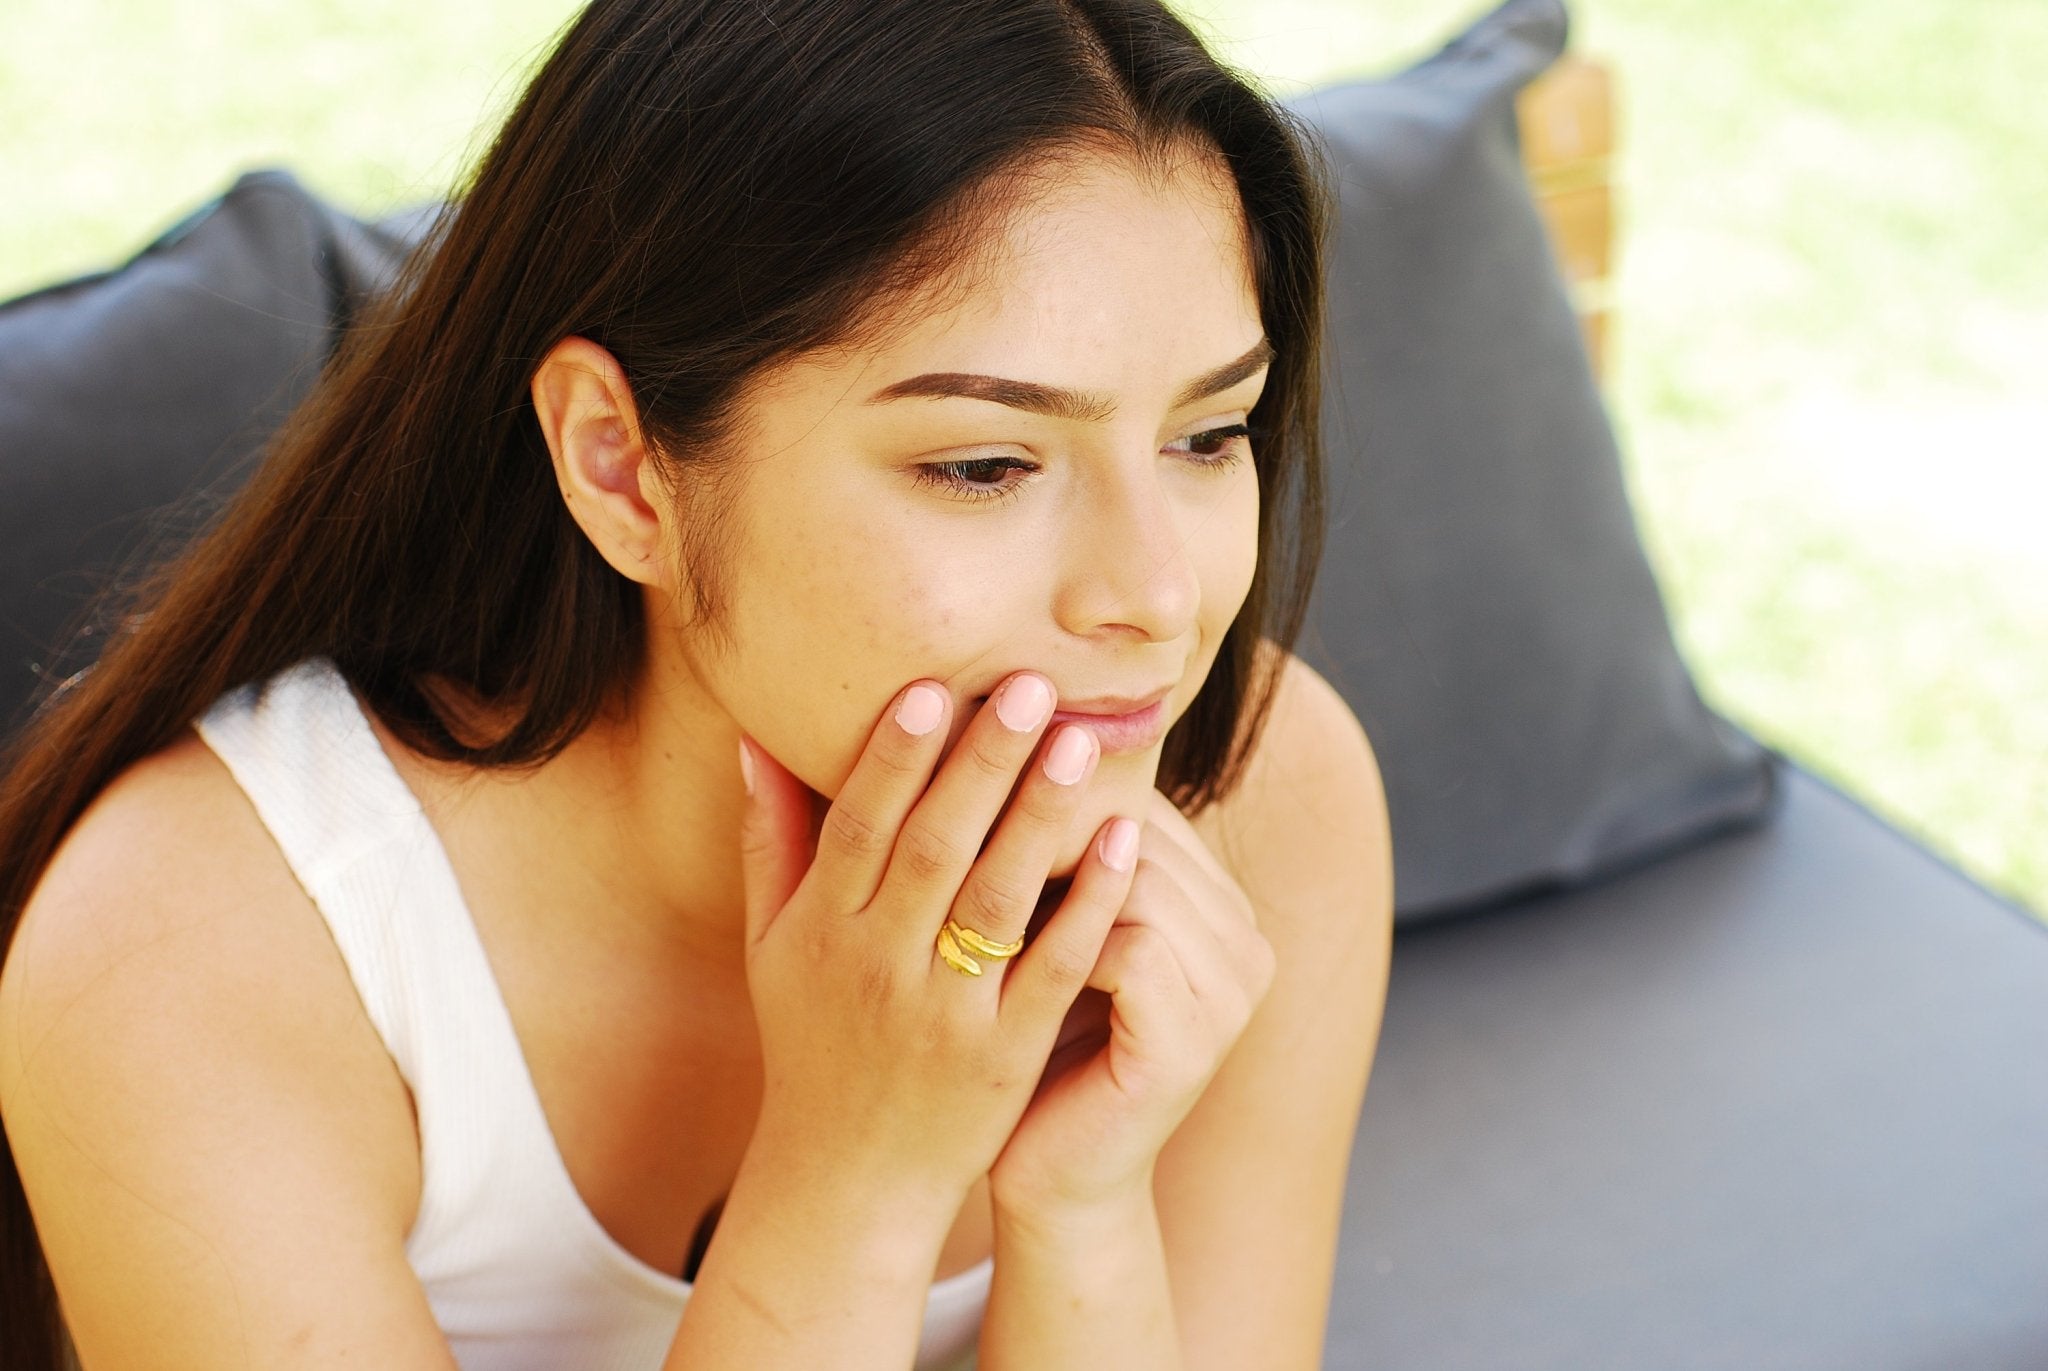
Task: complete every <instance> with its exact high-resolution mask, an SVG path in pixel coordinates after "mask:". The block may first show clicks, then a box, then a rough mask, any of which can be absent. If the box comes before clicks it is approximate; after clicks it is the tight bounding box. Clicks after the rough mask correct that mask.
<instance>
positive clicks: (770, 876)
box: [740, 733, 816, 948]
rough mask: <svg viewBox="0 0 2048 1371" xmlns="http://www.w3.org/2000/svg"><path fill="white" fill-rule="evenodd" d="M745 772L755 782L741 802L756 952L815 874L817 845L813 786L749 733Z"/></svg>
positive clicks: (743, 753)
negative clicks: (806, 877)
mask: <svg viewBox="0 0 2048 1371" xmlns="http://www.w3.org/2000/svg"><path fill="white" fill-rule="evenodd" d="M740 768H741V776H742V778H743V779H748V778H750V783H749V784H748V786H747V789H748V791H749V792H750V793H749V794H748V795H747V796H746V797H745V799H744V800H743V801H742V802H741V803H742V806H743V807H742V809H741V812H740V877H741V881H742V883H743V884H744V886H745V888H746V896H747V946H748V947H749V948H752V947H753V946H754V945H755V944H757V943H758V942H760V940H761V938H762V936H763V935H764V934H766V933H767V931H768V926H769V925H770V924H772V923H773V922H774V921H775V916H776V915H777V914H778V913H780V912H781V910H782V907H783V906H784V905H786V904H788V903H789V897H790V896H792V895H794V894H795V893H796V888H797V885H798V883H799V882H801V881H802V880H803V878H804V873H805V872H806V871H808V870H810V867H811V860H812V858H813V856H814V855H815V852H816V848H815V841H816V840H815V838H814V836H813V824H812V821H811V808H812V805H811V790H810V787H809V786H807V785H805V784H804V783H803V782H802V781H800V780H798V779H797V778H796V777H795V776H794V775H792V774H791V773H790V772H789V771H788V770H787V769H786V768H785V767H783V765H782V764H781V763H780V762H777V761H776V760H775V759H774V758H773V757H771V756H769V755H768V752H767V751H766V750H765V749H764V748H762V747H760V746H758V745H756V744H755V743H754V742H752V741H751V740H750V739H749V738H748V737H747V736H746V734H744V733H742V734H741V735H740Z"/></svg>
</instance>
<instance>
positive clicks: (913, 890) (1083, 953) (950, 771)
mask: <svg viewBox="0 0 2048 1371" xmlns="http://www.w3.org/2000/svg"><path fill="white" fill-rule="evenodd" d="M1026 676H1031V677H1034V678H1035V679H1036V680H1038V681H1039V682H1041V683H1042V684H1044V685H1045V690H1046V697H1047V703H1046V705H1045V708H1044V710H1043V711H1042V712H1041V714H1040V716H1039V717H1038V718H1036V719H1034V720H1031V721H1030V722H1029V724H1028V726H1027V727H1025V728H1023V729H1021V730H1018V729H1012V728H1011V727H1009V726H1008V725H1007V724H1006V723H1005V722H1004V721H1003V720H1002V719H1001V718H1000V717H999V712H998V710H997V709H996V708H995V707H994V706H995V705H996V703H997V702H998V701H1000V700H1003V699H1004V698H1005V697H1004V694H1003V692H1004V691H1006V690H1009V689H1011V688H1012V686H1013V685H1014V684H1015V683H1016V682H1018V681H1019V680H1020V679H1022V678H1024V677H1026ZM918 686H922V688H924V689H927V690H932V691H935V692H936V693H937V695H938V697H939V700H940V701H941V712H940V716H939V719H938V721H937V723H936V724H935V725H934V726H933V727H932V728H931V730H930V731H929V732H927V733H925V734H923V735H922V736H918V735H913V734H910V733H908V732H906V731H905V730H904V729H903V728H902V726H901V725H899V724H898V723H897V720H896V714H897V706H898V705H899V703H900V702H901V701H902V700H903V698H904V695H905V694H907V693H908V688H907V689H906V691H904V692H901V693H899V694H898V695H897V697H896V698H895V699H893V700H891V701H890V703H889V707H888V709H887V710H885V711H884V712H883V715H882V717H881V719H880V720H879V721H878V723H877V724H876V726H875V728H874V730H873V731H872V733H871V734H870V736H869V739H868V744H867V746H866V748H865V749H864V750H863V751H862V753H861V755H860V758H859V759H858V760H857V761H856V762H855V764H854V767H853V770H852V773H851V774H850V775H849V776H848V777H847V780H846V783H845V785H844V786H843V787H841V789H840V792H839V795H838V796H837V797H836V798H835V799H834V800H833V802H832V804H831V807H830V808H829V809H828V810H827V811H826V813H825V815H824V819H823V822H822V824H820V825H818V826H817V828H816V834H817V837H816V850H815V853H813V851H812V850H811V849H812V832H813V824H812V810H813V803H814V801H815V800H816V797H815V796H814V795H813V793H812V792H811V790H810V789H809V787H807V786H805V785H804V784H803V782H802V781H800V780H798V779H797V778H796V777H795V776H794V775H792V774H791V773H790V772H789V771H788V770H787V769H785V768H784V767H782V766H781V765H780V764H779V763H777V762H776V761H775V760H774V759H773V758H771V757H769V756H768V755H767V753H765V752H764V751H763V750H762V749H761V748H759V747H758V746H755V745H753V744H752V743H751V741H750V740H748V739H746V738H744V737H743V738H742V739H741V743H740V745H741V746H742V747H743V748H746V749H747V751H748V756H749V757H750V758H751V761H752V769H753V778H754V780H753V792H754V793H753V795H752V797H751V798H750V799H749V800H748V801H747V809H746V814H745V818H744V820H743V822H742V825H741V839H740V846H741V863H742V872H743V878H744V881H745V885H746V905H747V913H746V959H747V964H746V974H747V984H748V989H749V992H750V994H751V996H752V999H753V1004H754V1017H755V1019H756V1021H757V1025H758V1028H759V1032H760V1038H761V1064H762V1098H761V1112H760V1117H759V1121H758V1123H757V1125H756V1137H757V1138H759V1137H761V1136H763V1135H768V1136H772V1137H773V1138H774V1139H775V1140H776V1142H777V1144H778V1146H781V1145H783V1144H789V1145H790V1147H789V1148H788V1149H787V1150H784V1151H783V1152H782V1155H787V1156H798V1157H811V1158H831V1159H834V1161H835V1162H837V1161H839V1160H840V1159H849V1160H848V1161H847V1163H846V1164H849V1165H859V1166H863V1167H866V1168H869V1169H870V1171H871V1173H872V1174H874V1175H875V1176H876V1177H877V1178H878V1179H879V1181H880V1182H881V1183H882V1184H884V1185H886V1186H890V1187H893V1191H892V1193H898V1194H901V1193H904V1192H906V1191H909V1192H918V1191H923V1192H926V1193H929V1194H930V1195H931V1196H932V1198H933V1199H934V1200H935V1201H936V1202H938V1203H939V1204H940V1205H941V1206H942V1207H943V1205H944V1204H945V1203H946V1202H948V1201H950V1202H951V1203H952V1204H953V1206H954V1208H953V1209H949V1210H945V1211H944V1212H946V1213H949V1214H950V1213H953V1212H957V1207H958V1205H959V1203H960V1202H962V1201H964V1199H965V1198H966V1195H967V1192H968V1191H969V1190H970V1189H971V1188H972V1187H973V1185H974V1184H975V1182H976V1181H977V1180H979V1179H980V1178H981V1177H982V1176H983V1175H984V1174H986V1173H987V1171H988V1169H989V1167H990V1165H991V1164H992V1163H993V1162H994V1161H995V1159H996V1157H997V1156H998V1155H999V1154H1000V1153H1001V1151H1002V1149H1003V1145H1004V1144H1005V1142H1007V1141H1008V1139H1009V1136H1010V1134H1011V1132H1012V1130H1013V1129H1014V1128H1015V1127H1016V1125H1017V1121H1018V1119H1019V1118H1020V1117H1021V1116H1022V1115H1023V1112H1024V1109H1025V1107H1026V1106H1027V1105H1028V1104H1029V1103H1030V1101H1031V1097H1032V1093H1033V1091H1034V1090H1035V1089H1036V1088H1037V1087H1038V1084H1039V1080H1040V1077H1041V1075H1042V1073H1043V1072H1044V1069H1045V1066H1046V1062H1047V1059H1048V1058H1049V1056H1050V1055H1051V1053H1052V1049H1053V1045H1054V1042H1055V1039H1056V1038H1057V1036H1058V1034H1059V1032H1060V1028H1061V1024H1062V1022H1063V1020H1064V1019H1065V1018H1066V1015H1067V1013H1068V1010H1069V1009H1070V1008H1071V1007H1072V1006H1073V1004H1074V1001H1075V998H1076V997H1077V995H1078V994H1079V993H1080V991H1081V989H1082V987H1083V986H1084V985H1085V984H1086V982H1087V979H1088V976H1089V974H1090V972H1091V971H1092V970H1093V968H1094V966H1095V963H1096V959H1097V957H1098V956H1099V955H1100V954H1101V951H1102V946H1103V941H1104V939H1105V938H1107V936H1108V935H1109V930H1110V927H1111V925H1112V924H1113V923H1114V922H1115V920H1116V915H1117V912H1118V910H1119V909H1121V908H1122V906H1123V902H1124V899H1125V897H1126V896H1127V895H1128V894H1129V893H1130V888H1131V882H1132V873H1131V872H1129V871H1122V872H1119V871H1116V870H1114V869H1113V868H1111V867H1110V866H1108V865H1107V864H1106V863H1105V861H1104V859H1103V839H1105V838H1106V837H1107V836H1108V835H1109V833H1110V831H1111V829H1112V828H1113V827H1114V826H1115V825H1117V824H1118V823H1135V822H1136V821H1135V820H1132V819H1118V818H1115V817H1112V818H1111V819H1109V820H1106V821H1105V822H1104V823H1103V825H1102V827H1101V829H1099V830H1098V831H1097V832H1096V833H1095V834H1094V835H1093V840H1092V841H1091V842H1090V843H1089V844H1088V848H1087V850H1086V852H1085V854H1084V855H1083V857H1082V858H1081V862H1080V865H1079V866H1078V867H1077V868H1076V869H1075V871H1074V874H1073V880H1072V884H1071V886H1070V887H1069V889H1068V890H1067V893H1066V895H1065V898H1064V899H1063V900H1062V902H1061V903H1060V905H1059V907H1058V909H1057V910H1056V911H1055V912H1054V913H1053V915H1052V917H1051V918H1049V919H1047V920H1045V921H1044V923H1043V925H1042V927H1040V928H1039V929H1038V931H1037V932H1036V933H1035V935H1034V936H1033V937H1032V940H1031V941H1030V942H1029V944H1028V945H1027V946H1026V947H1025V948H1024V950H1023V951H1022V952H1020V953H1018V954H1017V955H1016V956H1014V957H1011V958H1009V959H1007V960H997V959H993V958H989V957H983V956H975V954H974V953H972V952H969V953H968V955H969V956H970V957H974V959H975V960H976V961H978V962H980V963H981V966H982V975H980V976H970V975H966V974H963V973H962V972H959V971H956V970H955V969H954V968H953V967H951V966H949V965H948V964H947V963H946V961H945V959H944V958H942V957H941V956H940V954H939V952H938V949H937V946H936V940H937V937H938V933H939V929H940V928H941V927H942V926H943V925H944V924H945V922H946V920H947V918H948V917H949V916H953V917H957V918H958V919H959V921H960V922H961V923H962V924H964V925H966V926H967V927H969V928H972V929H975V930H977V931H979V932H980V933H982V934H984V935H985V936H987V937H988V938H989V939H991V940H992V941H995V942H998V943H1006V942H1014V941H1015V940H1016V939H1018V938H1020V937H1023V936H1025V933H1026V928H1027V925H1030V924H1031V923H1032V922H1033V919H1032V915H1033V913H1034V909H1035V906H1036V905H1037V903H1038V901H1039V897H1040V894H1041V892H1042V891H1044V889H1045V887H1046V884H1047V878H1048V872H1049V870H1050V868H1051V866H1052V864H1053V863H1054V862H1055V861H1056V860H1057V858H1058V854H1059V852H1060V849H1061V846H1062V844H1063V842H1064V840H1065V837H1066V833H1067V829H1068V828H1069V826H1070V825H1071V822H1072V819H1073V815H1074V813H1075V811H1076V810H1077V809H1078V807H1079V804H1080V797H1081V794H1082V792H1083V791H1084V790H1085V789H1086V788H1087V786H1088V782H1089V781H1090V779H1092V777H1093V776H1094V772H1095V766H1096V763H1097V761H1098V760H1099V748H1098V747H1097V744H1096V741H1095V738H1094V736H1093V735H1092V734H1091V733H1089V732H1088V730H1086V729H1080V728H1076V726H1075V725H1073V724H1069V723H1063V724H1061V725H1060V727H1059V729H1055V730H1053V732H1054V733H1055V734H1057V733H1059V732H1062V731H1064V730H1066V729H1070V728H1076V731H1077V732H1078V733H1079V734H1080V736H1081V737H1082V738H1083V739H1084V740H1085V741H1086V743H1087V760H1086V765H1085V768H1084V770H1083V772H1082V774H1081V776H1080V778H1079V779H1078V780H1076V781H1075V782H1073V783H1072V784H1070V785H1062V784H1059V783H1057V782H1055V781H1053V780H1052V779H1051V777H1050V776H1048V775H1047V774H1046V770H1045V765H1044V763H1045V759H1046V757H1047V756H1049V755H1050V752H1051V750H1052V745H1053V744H1054V743H1055V742H1056V741H1057V739H1056V738H1045V739H1043V741H1044V742H1045V743H1046V744H1047V745H1046V747H1044V748H1040V747H1039V746H1038V745H1039V743H1040V741H1041V735H1042V734H1043V733H1044V732H1045V720H1046V719H1049V718H1050V717H1051V711H1052V709H1053V707H1054V704H1055V703H1056V702H1055V701H1053V700H1052V699H1051V696H1052V687H1051V683H1050V682H1047V681H1045V680H1044V678H1043V677H1042V676H1036V673H1022V672H1020V673H1018V674H1017V675H1014V676H1011V677H1010V678H1008V680H1006V681H1005V682H1004V683H1003V686H1002V687H1001V688H1000V689H999V690H998V691H997V692H996V693H995V694H994V695H992V696H991V697H990V700H989V705H990V707H988V708H984V709H982V710H981V711H980V712H979V713H978V714H977V715H976V716H975V718H974V719H973V720H972V721H971V722H970V723H969V725H968V727H967V729H966V731H965V733H964V734H963V735H962V736H961V739H960V741H959V743H958V745H957V746H956V747H955V748H954V749H953V751H952V753H951V754H950V755H949V756H948V757H947V758H946V762H945V765H944V766H943V767H941V768H940V770H939V774H938V776H937V778H936V779H934V780H931V781H930V783H929V788H927V779H928V778H929V777H930V775H931V771H932V767H933V764H934V763H935V762H936V760H937V758H938V754H939V752H940V750H941V749H942V748H943V747H944V745H945V740H946V738H947V736H948V733H949V728H948V724H949V722H950V716H951V714H952V710H953V701H952V699H951V696H950V693H949V692H948V691H946V690H945V688H944V687H942V686H939V685H937V684H936V683H933V682H930V681H925V682H918V683H913V686H912V687H911V688H916V687H918ZM1012 712H1013V713H1014V712H1015V711H1014V710H1012ZM1027 763H1030V764H1031V765H1030V766H1029V769H1028V772H1027V773H1026V774H1025V776H1024V778H1023V780H1022V782H1021V784H1020V783H1019V782H1018V773H1019V771H1020V770H1022V769H1024V768H1025V767H1026V764H1027ZM1013 786H1014V787H1015V788H1016V790H1017V796H1016V800H1015V802H1014V803H1012V804H1010V806H1009V808H1008V810H1007V812H1005V811H1004V804H1005V801H1006V800H1008V799H1009V796H1010V792H1011V789H1012V788H1013ZM999 814H1000V815H1001V820H1002V821H1001V824H1000V826H999V827H997V828H996V830H995V833H994V836H993V837H989V836H988V835H989V830H990V826H991V825H992V824H994V823H995V822H996V819H997V816H998V815H999ZM1134 836H1135V835H1134ZM985 837H986V838H988V842H987V847H986V850H983V846H982V844H983V839H984V838H985ZM1129 850H1130V851H1131V852H1132V854H1133V857H1132V865H1133V867H1135V865H1136V861H1135V843H1132V844H1131V846H1130V849H1129ZM977 854H978V855H977ZM855 1157H857V1158H858V1160H857V1161H855V1160H851V1159H852V1158H855Z"/></svg>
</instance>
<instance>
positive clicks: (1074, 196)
mask: <svg viewBox="0 0 2048 1371" xmlns="http://www.w3.org/2000/svg"><path fill="white" fill-rule="evenodd" d="M997 193H998V195H999V196H1000V197H1001V199H1000V201H999V204H1000V208H999V209H998V210H996V211H995V212H993V213H992V214H991V215H990V216H988V219H989V221H990V222H991V223H992V227H990V228H988V229H986V230H985V231H984V232H983V234H982V235H981V237H980V239H979V240H978V242H976V243H975V245H974V246H973V247H972V248H971V249H970V250H969V251H967V252H965V253H962V254H960V256H959V259H958V260H957V261H956V262H955V263H954V264H952V265H951V266H950V267H949V268H948V269H947V270H946V271H944V272H942V273H941V274H939V275H938V276H936V277H935V278H933V279H932V280H931V281H929V282H927V283H926V284H924V285H923V286H921V287H920V288H918V289H917V290H916V291H915V292H914V293H912V294H910V295H907V296H902V297H899V298H895V299H885V300H878V301H877V302H875V304H874V305H873V306H872V309H871V313H870V315H869V317H868V318H867V319H866V321H865V327H862V328H860V329H859V330H857V334H858V336H859V338H860V341H858V342H855V343H853V344H851V345H850V346H847V347H844V348H841V349H837V350H834V351H831V352H819V353H813V354H810V355H808V356H805V357H802V358H797V359H793V360H792V362H791V363H789V364H788V365H787V366H785V367H784V368H781V369H779V375H775V376H774V377H773V379H772V380H771V378H763V379H764V381H769V382H770V384H769V386H768V387H767V388H768V389H782V388H784V387H787V386H806V385H810V386H835V385H836V386H844V387H851V386H853V385H855V384H859V385H861V387H862V391H861V393H863V394H864V393H866V390H868V389H871V388H872V387H873V386H877V385H882V384H886V383H887V382H888V381H890V380H893V379H896V378H898V377H900V376H905V375H909V374H911V373H913V372H917V371H924V370H941V369H949V370H961V371H988V372H993V373H995V374H999V375H1004V376H1014V377H1024V378H1029V379H1037V380H1043V381H1048V382H1054V383H1072V384H1076V385H1087V386H1090V387H1091V388H1095V389H1102V388H1109V389H1113V390H1118V391H1122V390H1124V389H1125V388H1126V387H1127V386H1129V385H1133V384H1135V383H1136V382H1137V381H1138V380H1140V379H1141V378H1156V379H1159V381H1160V383H1161V384H1165V383H1167V382H1171V383H1172V384H1173V385H1174V386H1176V387H1177V386H1178V385H1179V384H1180V383H1181V382H1182V381H1185V380H1186V379H1187V378H1188V377H1189V376H1192V375H1195V374H1196V373H1198V372H1200V371H1202V370H1204V369H1205V368H1207V367H1213V366H1214V365H1215V364H1216V363H1218V362H1221V361H1225V360H1228V359H1230V358H1234V357H1236V356H1238V355H1240V354H1241V353H1243V352H1244V351H1245V349H1246V348H1247V347H1249V346H1250V345H1251V344H1252V343H1253V342H1254V341H1256V340H1257V339H1258V338H1259V337H1260V335H1261V332H1262V330H1261V327H1260V310H1259V304H1258V295H1257V288H1256V283H1255V280H1254V277H1253V273H1252V265H1251V255H1250V251H1249V247H1250V244H1249V233H1248V229H1247V227H1246V224H1245V219H1244V210H1243V205H1242V202H1241V200H1240V198H1239V195H1238V191H1237V185H1236V181H1235V179H1234V178H1233V177H1232V176H1231V175H1230V172H1229V170H1228V168H1227V167H1226V166H1225V165H1224V164H1223V163H1222V162H1221V160H1220V158H1218V157H1216V156H1215V155H1213V154H1211V155H1206V156H1205V155H1202V154H1201V153H1199V152H1195V151H1189V152H1186V153H1183V154H1180V155H1177V156H1175V157H1173V158H1172V159H1170V160H1166V161H1163V162H1160V163H1157V164H1153V165H1145V166H1141V165H1139V164H1137V163H1135V162H1133V161H1132V160H1130V159H1129V158H1126V157H1120V156H1111V155H1107V154H1081V153H1073V154H1067V155H1065V156H1062V157H1060V158H1059V159H1057V160H1052V159H1048V160H1047V161H1044V162H1041V163H1038V164H1035V165H1034V166H1033V167H1032V168H1031V169H1030V170H1029V171H1028V173H1026V174H1024V175H1022V176H1019V177H1016V178H1013V179H1011V180H1010V181H1009V182H1008V183H1006V184H1003V185H1000V186H999V187H997ZM1162 369H1163V370H1165V371H1168V372H1170V373H1171V374H1170V375H1167V376H1163V377H1162V376H1161V372H1162ZM764 398H765V396H764Z"/></svg>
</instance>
